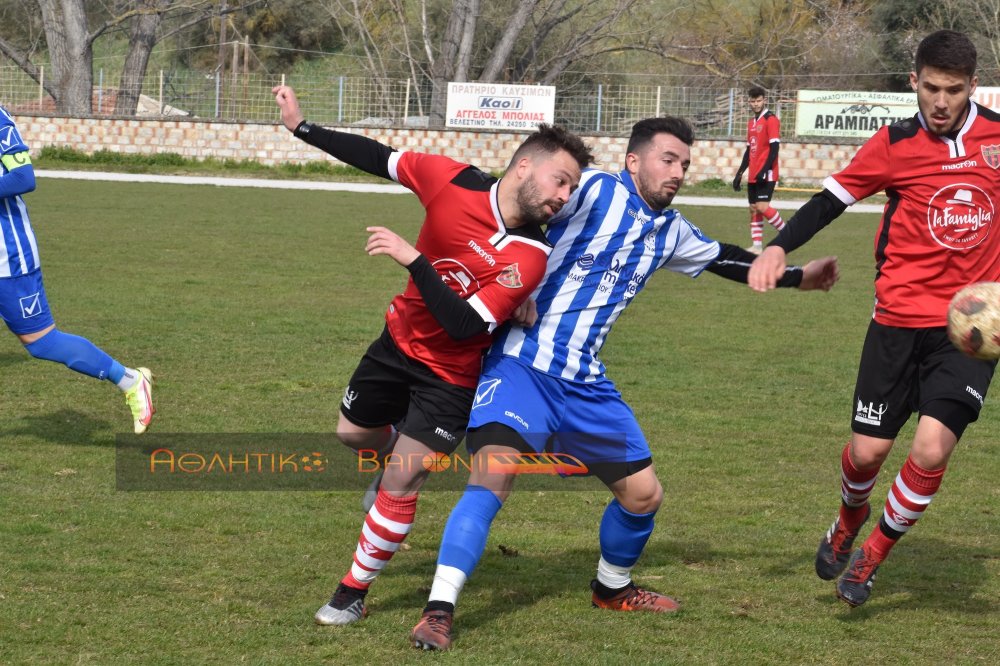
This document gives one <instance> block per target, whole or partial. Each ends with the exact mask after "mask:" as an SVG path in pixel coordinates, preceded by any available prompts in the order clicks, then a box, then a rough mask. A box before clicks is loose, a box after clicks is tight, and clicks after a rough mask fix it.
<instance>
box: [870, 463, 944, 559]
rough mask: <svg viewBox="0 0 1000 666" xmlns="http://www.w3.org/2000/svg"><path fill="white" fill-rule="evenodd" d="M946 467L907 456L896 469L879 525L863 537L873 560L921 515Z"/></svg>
mask: <svg viewBox="0 0 1000 666" xmlns="http://www.w3.org/2000/svg"><path fill="white" fill-rule="evenodd" d="M944 471H945V468H944V467H942V468H941V469H935V470H928V469H923V468H922V467H918V466H917V464H916V463H915V462H913V458H912V456H907V458H906V462H905V463H904V464H903V469H901V470H899V474H898V475H896V480H895V481H894V482H893V483H892V488H891V489H890V490H889V495H888V497H886V500H885V510H884V511H883V513H882V519H881V520H880V521H879V524H878V526H879V529H877V530H874V531H873V532H872V533H871V535H870V536H869V537H868V539H867V540H866V541H865V546H864V547H865V550H866V551H868V552H869V554H870V556H872V557H874V558H875V560H876V561H878V562H881V561H882V560H884V559H885V557H886V555H888V554H889V551H890V550H891V549H892V547H893V546H895V545H896V542H897V541H898V540H899V537H901V536H903V535H904V534H906V533H907V532H908V531H909V530H910V528H911V527H913V525H914V524H915V523H916V522H917V521H918V520H919V519H920V516H922V515H924V511H926V510H927V506H928V505H929V504H930V503H931V500H932V499H934V494H935V493H937V490H938V488H940V487H941V479H942V478H944Z"/></svg>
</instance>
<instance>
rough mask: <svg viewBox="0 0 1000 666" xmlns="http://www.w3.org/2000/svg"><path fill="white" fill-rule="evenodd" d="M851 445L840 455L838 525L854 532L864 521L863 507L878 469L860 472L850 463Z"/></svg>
mask: <svg viewBox="0 0 1000 666" xmlns="http://www.w3.org/2000/svg"><path fill="white" fill-rule="evenodd" d="M850 450H851V444H850V442H848V444H847V446H845V447H844V451H843V453H841V454H840V499H841V500H842V501H841V504H840V525H841V527H843V528H844V529H845V530H847V531H849V532H856V531H857V530H858V529H859V528H860V527H861V524H862V523H863V522H864V519H865V505H866V504H867V503H868V498H869V497H870V496H871V494H872V490H873V489H874V488H875V480H876V479H877V478H878V471H879V467H875V468H874V469H866V470H860V469H858V468H857V467H855V466H854V463H853V462H851V455H850Z"/></svg>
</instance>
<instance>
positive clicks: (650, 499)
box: [618, 479, 663, 514]
mask: <svg viewBox="0 0 1000 666" xmlns="http://www.w3.org/2000/svg"><path fill="white" fill-rule="evenodd" d="M618 502H619V503H620V504H621V505H622V508H624V509H625V510H626V511H628V512H629V513H638V514H643V513H655V512H656V511H658V510H659V508H660V505H661V504H663V486H661V485H660V482H659V481H657V480H655V479H654V483H651V484H648V485H645V486H643V487H641V488H635V489H632V488H630V489H628V491H627V492H625V493H624V494H623V495H622V496H621V497H619V498H618Z"/></svg>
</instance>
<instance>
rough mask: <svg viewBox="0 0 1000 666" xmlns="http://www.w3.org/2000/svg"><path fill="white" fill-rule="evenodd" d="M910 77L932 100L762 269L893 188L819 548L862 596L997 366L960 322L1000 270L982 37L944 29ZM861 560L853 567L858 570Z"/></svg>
mask: <svg viewBox="0 0 1000 666" xmlns="http://www.w3.org/2000/svg"><path fill="white" fill-rule="evenodd" d="M914 69H915V71H914V72H911V73H910V84H911V85H912V86H913V89H914V90H915V91H916V93H917V105H918V108H919V112H918V113H917V115H916V116H914V117H913V118H910V119H907V120H903V121H900V122H897V123H895V124H893V125H888V126H885V127H882V128H881V129H880V130H879V131H878V132H876V134H875V135H874V136H873V137H872V138H871V139H869V140H868V142H867V143H865V144H864V145H863V146H862V147H861V148H860V149H859V150H858V152H857V154H856V155H855V156H854V159H853V160H852V161H851V163H850V164H849V165H848V166H847V168H845V169H844V170H843V171H840V172H839V173H836V174H834V175H832V176H830V177H829V178H827V179H826V181H825V182H824V184H823V185H824V189H823V191H822V192H821V193H819V194H817V195H816V196H814V197H813V198H812V199H811V200H810V201H809V202H808V203H807V204H806V205H805V206H803V207H802V209H801V210H799V211H798V212H797V213H796V214H795V215H794V216H793V217H792V219H791V220H790V221H789V224H788V227H787V228H786V229H785V230H784V231H783V232H782V233H780V234H779V235H778V237H777V238H776V239H775V240H774V241H773V242H772V243H770V244H769V245H768V247H767V248H766V249H765V250H764V252H763V254H761V256H760V257H758V258H757V260H756V261H755V262H754V264H753V266H752V267H751V269H750V275H749V278H748V283H749V285H750V287H751V288H753V289H756V290H757V291H766V290H768V289H771V288H772V287H774V283H775V277H776V275H778V274H780V271H781V269H782V268H783V267H784V265H785V253H786V252H790V251H791V250H794V249H795V248H797V247H799V246H800V245H802V244H803V243H805V242H806V241H807V240H808V239H809V238H811V237H812V236H813V235H814V234H815V233H816V232H818V231H819V230H820V229H822V228H823V227H824V226H826V225H827V224H829V223H830V222H831V221H832V220H833V219H834V218H836V217H837V216H838V215H840V213H842V212H843V211H844V209H845V208H846V207H847V206H849V205H851V204H853V203H854V202H856V201H858V200H861V199H864V198H865V197H868V196H870V195H872V194H874V193H875V192H878V191H880V190H885V192H886V195H887V196H888V198H889V201H888V202H887V203H886V206H885V210H884V212H883V214H882V221H881V224H880V226H879V229H878V232H877V234H876V236H875V265H876V275H875V308H874V316H873V319H872V322H871V323H870V325H869V328H868V334H867V336H866V338H865V343H864V348H863V349H862V352H861V361H860V368H859V371H858V379H857V385H856V388H855V395H854V402H853V413H854V415H853V419H852V424H851V426H852V428H851V429H852V431H853V433H852V436H851V441H850V443H849V444H848V445H847V446H846V447H845V448H844V450H843V453H842V454H841V479H842V485H841V500H842V501H841V505H840V513H839V515H838V517H837V519H836V520H835V521H834V523H833V526H832V527H831V528H830V530H829V532H827V534H826V536H825V537H824V538H823V539H822V540H821V541H820V545H819V550H818V552H817V553H816V573H817V574H818V575H819V577H820V578H822V579H824V580H833V579H835V578H837V577H838V576H840V580H839V581H838V582H837V595H838V596H839V597H840V598H841V599H843V600H844V601H846V602H847V603H848V604H850V605H851V606H858V605H860V604H863V603H864V602H865V601H866V600H867V599H868V597H869V595H870V593H871V589H872V583H873V581H874V580H875V573H876V571H877V570H878V568H879V566H880V565H881V563H882V562H883V561H884V560H885V558H886V556H887V555H888V554H889V551H890V549H892V547H893V546H894V545H895V544H896V542H897V541H898V540H899V538H900V537H901V536H902V535H903V534H905V533H906V532H907V531H908V530H909V529H910V528H911V527H913V525H914V523H916V521H917V520H918V519H919V518H920V516H921V515H923V513H924V511H925V510H926V509H927V506H928V505H929V504H930V502H931V500H932V499H933V498H934V494H935V493H936V492H937V490H938V487H939V486H940V485H941V479H942V477H943V476H944V472H945V467H946V466H947V464H948V458H949V456H950V455H951V452H952V451H953V450H954V449H955V445H956V444H957V443H958V440H959V439H960V438H961V436H962V433H963V432H964V431H965V428H966V427H967V426H968V425H969V424H970V423H972V422H973V421H975V420H976V419H977V418H978V417H979V411H980V409H981V408H982V406H983V400H984V399H985V398H986V391H987V389H988V388H989V385H990V381H991V379H992V377H993V371H994V368H995V367H996V362H995V361H981V360H976V359H973V358H969V357H967V356H964V355H963V354H961V353H960V352H959V351H958V350H957V349H955V347H954V346H952V345H951V343H950V342H949V341H948V338H947V335H946V332H945V330H946V324H947V311H948V304H949V302H950V300H951V298H952V296H954V294H955V293H956V292H957V291H958V290H959V289H961V288H962V287H964V286H965V285H967V284H970V283H973V282H980V281H997V280H1000V230H994V229H993V228H992V227H993V223H994V222H995V221H996V220H997V211H996V202H998V201H1000V115H998V114H996V113H994V112H992V111H990V110H989V109H987V108H985V107H982V106H979V105H978V104H976V103H975V102H972V101H971V100H970V96H971V95H972V93H973V91H974V90H975V89H976V82H977V77H976V49H975V47H974V46H973V44H972V42H971V41H970V40H969V39H968V38H967V37H966V36H965V35H963V34H961V33H958V32H953V31H951V30H941V31H939V32H935V33H933V34H931V35H929V36H927V37H926V38H925V39H924V40H923V41H922V42H921V43H920V45H919V47H918V48H917V54H916V65H915V68H914ZM913 412H917V413H918V414H919V419H918V421H917V428H916V432H915V434H914V436H913V442H912V443H911V444H910V450H909V456H908V457H907V459H906V462H905V463H904V464H903V467H902V469H901V470H900V472H899V473H898V474H897V476H896V477H895V479H894V481H893V483H892V487H891V489H890V490H889V493H888V497H887V499H886V501H885V505H884V509H883V511H882V514H881V517H880V518H879V521H878V525H877V526H876V527H875V528H874V530H873V531H872V532H871V534H870V536H868V538H867V539H866V540H865V542H864V543H863V544H862V546H861V547H860V548H858V549H857V550H854V551H853V553H852V546H853V543H854V540H855V538H856V537H857V535H858V532H859V531H860V529H861V526H862V525H863V524H864V523H865V521H866V520H867V518H868V516H869V513H870V508H869V503H868V498H869V496H870V495H871V493H872V490H873V487H874V485H875V481H876V478H877V476H878V472H879V468H880V467H881V466H882V463H883V462H884V461H885V459H886V457H887V456H888V455H889V451H890V450H891V449H892V445H893V443H894V442H895V439H896V437H897V435H898V433H899V430H900V429H901V427H902V426H903V424H904V423H905V422H906V421H907V420H908V419H909V418H910V416H911V415H912V414H913ZM845 568H846V569H847V571H846V573H843V575H842V576H841V573H842V572H844V569H845Z"/></svg>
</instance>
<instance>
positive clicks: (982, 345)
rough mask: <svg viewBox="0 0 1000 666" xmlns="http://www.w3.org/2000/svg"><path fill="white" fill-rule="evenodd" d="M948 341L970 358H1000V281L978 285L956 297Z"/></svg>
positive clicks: (950, 320)
mask: <svg viewBox="0 0 1000 666" xmlns="http://www.w3.org/2000/svg"><path fill="white" fill-rule="evenodd" d="M948 338H949V339H950V340H951V341H952V343H953V344H954V345H955V346H956V347H958V349H959V351H961V352H962V353H963V354H965V355H967V356H972V357H974V358H982V359H988V360H993V359H997V358H1000V282H977V283H976V284H970V285H969V286H967V287H965V288H964V289H962V290H961V291H959V292H958V293H957V294H955V297H954V298H953V299H951V305H949V306H948Z"/></svg>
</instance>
